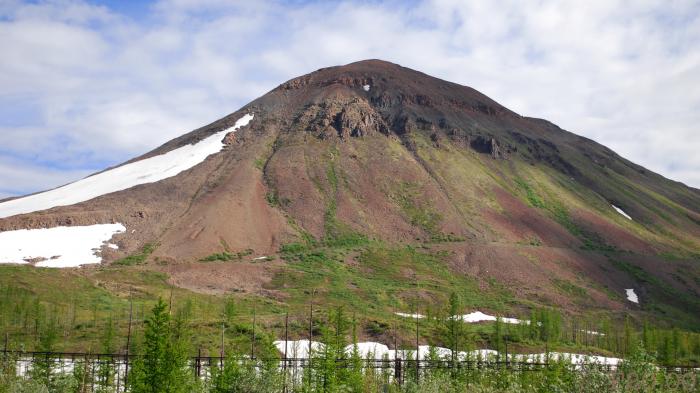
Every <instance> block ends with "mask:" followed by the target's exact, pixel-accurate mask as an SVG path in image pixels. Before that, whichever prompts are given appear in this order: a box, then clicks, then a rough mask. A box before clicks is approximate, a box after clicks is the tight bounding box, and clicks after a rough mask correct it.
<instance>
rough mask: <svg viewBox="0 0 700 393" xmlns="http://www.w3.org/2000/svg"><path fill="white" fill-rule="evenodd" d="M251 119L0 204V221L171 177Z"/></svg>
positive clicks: (211, 151)
mask: <svg viewBox="0 0 700 393" xmlns="http://www.w3.org/2000/svg"><path fill="white" fill-rule="evenodd" d="M252 119H253V115H252V114H247V115H244V116H243V117H241V118H240V119H238V121H236V124H234V126H233V127H231V128H228V129H226V130H223V131H220V132H217V133H216V134H214V135H212V136H210V137H208V138H206V139H203V140H202V141H200V142H199V143H197V144H194V145H186V146H182V147H180V148H177V149H175V150H171V151H169V152H167V153H165V154H161V155H159V156H155V157H151V158H147V159H145V160H141V161H136V162H133V163H131V164H126V165H123V166H120V167H118V168H114V169H110V170H108V171H105V172H102V173H98V174H96V175H93V176H90V177H86V178H85V179H82V180H78V181H76V182H75V183H71V184H68V185H65V186H63V187H59V188H56V189H53V190H50V191H46V192H42V193H40V194H35V195H30V196H27V197H24V198H19V199H14V200H11V201H7V202H4V203H0V218H3V217H10V216H14V215H16V214H24V213H31V212H34V211H38V210H45V209H50V208H52V207H56V206H67V205H72V204H75V203H79V202H84V201H87V200H90V199H93V198H96V197H98V196H100V195H105V194H109V193H112V192H116V191H121V190H126V189H127V188H131V187H133V186H137V185H139V184H146V183H154V182H157V181H160V180H163V179H167V178H169V177H173V176H175V175H177V174H178V173H180V172H182V171H184V170H187V169H190V168H192V167H193V166H195V165H197V164H199V163H200V162H202V161H204V160H205V159H206V158H207V157H209V156H210V155H212V154H214V153H218V152H219V151H221V149H222V148H223V147H224V144H223V143H222V139H223V138H224V136H226V134H228V133H229V132H232V131H237V130H238V129H239V128H241V127H243V126H245V125H247V124H248V123H249V122H250V121H251V120H252Z"/></svg>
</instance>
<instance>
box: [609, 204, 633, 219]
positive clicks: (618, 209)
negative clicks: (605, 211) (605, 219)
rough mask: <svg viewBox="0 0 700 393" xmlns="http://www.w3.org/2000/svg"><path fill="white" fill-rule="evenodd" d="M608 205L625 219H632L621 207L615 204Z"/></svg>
mask: <svg viewBox="0 0 700 393" xmlns="http://www.w3.org/2000/svg"><path fill="white" fill-rule="evenodd" d="M610 206H612V207H613V209H615V210H616V211H617V212H618V213H620V214H622V215H623V216H625V218H626V219H628V220H631V219H632V217H630V216H629V214H627V213H625V212H624V211H623V210H622V209H620V208H619V207H617V206H615V205H610Z"/></svg>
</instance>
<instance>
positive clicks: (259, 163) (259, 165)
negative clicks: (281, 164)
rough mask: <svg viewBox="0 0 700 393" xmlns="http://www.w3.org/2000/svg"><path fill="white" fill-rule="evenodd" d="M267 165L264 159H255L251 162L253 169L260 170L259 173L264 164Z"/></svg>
mask: <svg viewBox="0 0 700 393" xmlns="http://www.w3.org/2000/svg"><path fill="white" fill-rule="evenodd" d="M266 163H267V160H265V159H264V158H256V159H255V161H253V165H254V166H255V168H257V169H260V170H261V171H262V170H263V169H264V168H265V164H266Z"/></svg>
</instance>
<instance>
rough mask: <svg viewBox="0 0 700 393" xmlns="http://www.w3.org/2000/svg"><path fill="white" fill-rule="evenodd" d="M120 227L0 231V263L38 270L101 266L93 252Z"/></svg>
mask: <svg viewBox="0 0 700 393" xmlns="http://www.w3.org/2000/svg"><path fill="white" fill-rule="evenodd" d="M124 231H126V228H125V227H124V225H122V224H98V225H89V226H74V227H55V228H48V229H46V228H42V229H20V230H17V231H7V232H0V263H20V264H26V263H34V264H35V265H36V266H38V267H76V266H80V265H86V264H91V263H100V262H102V258H101V257H100V256H99V255H96V252H97V251H98V250H99V249H100V247H102V245H103V244H104V243H105V242H107V241H109V239H111V238H112V236H114V235H115V234H117V233H123V232H124Z"/></svg>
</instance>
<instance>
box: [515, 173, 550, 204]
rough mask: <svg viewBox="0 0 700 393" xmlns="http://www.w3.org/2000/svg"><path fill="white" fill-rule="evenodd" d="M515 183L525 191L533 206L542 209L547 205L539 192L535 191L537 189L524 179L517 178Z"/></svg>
mask: <svg viewBox="0 0 700 393" xmlns="http://www.w3.org/2000/svg"><path fill="white" fill-rule="evenodd" d="M515 184H517V185H518V187H520V188H521V189H522V190H523V191H524V192H525V196H526V198H527V201H528V203H529V204H530V206H532V207H537V208H540V209H543V208H544V207H545V203H544V201H543V200H542V198H540V197H539V196H538V195H537V193H535V190H533V189H532V187H531V186H530V185H529V184H528V183H527V182H526V181H525V180H523V179H520V178H517V179H515Z"/></svg>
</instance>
